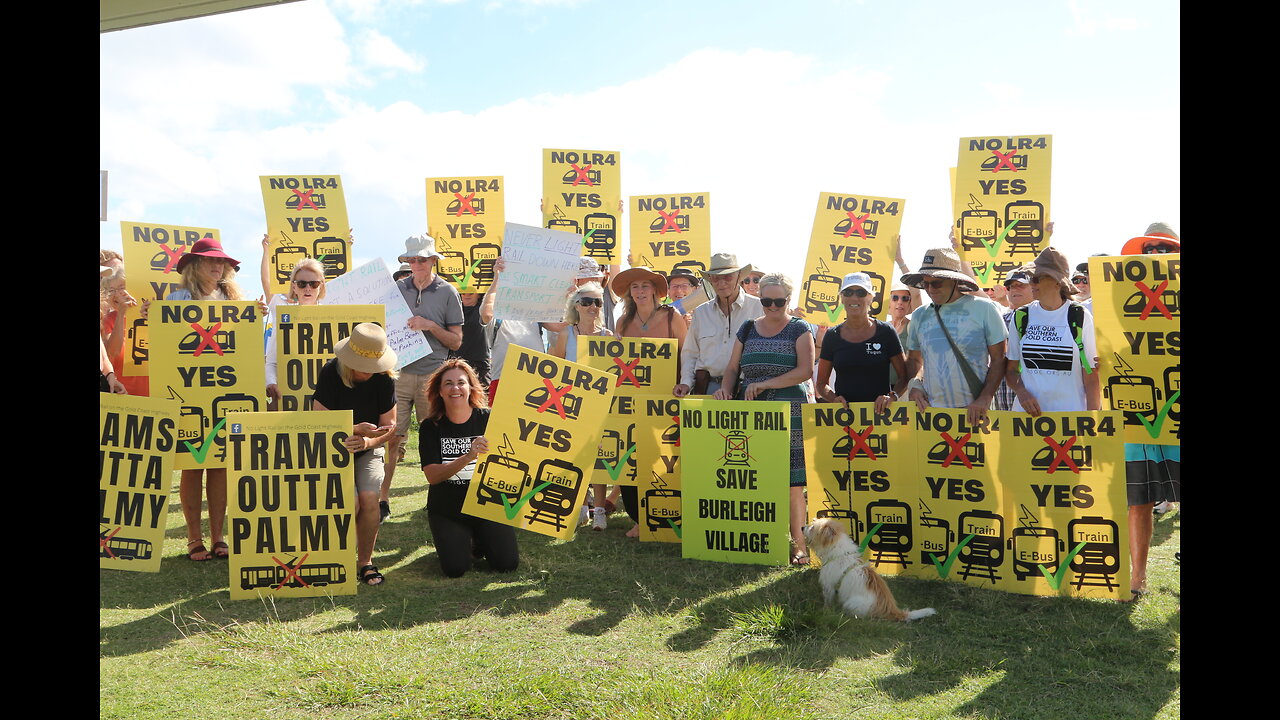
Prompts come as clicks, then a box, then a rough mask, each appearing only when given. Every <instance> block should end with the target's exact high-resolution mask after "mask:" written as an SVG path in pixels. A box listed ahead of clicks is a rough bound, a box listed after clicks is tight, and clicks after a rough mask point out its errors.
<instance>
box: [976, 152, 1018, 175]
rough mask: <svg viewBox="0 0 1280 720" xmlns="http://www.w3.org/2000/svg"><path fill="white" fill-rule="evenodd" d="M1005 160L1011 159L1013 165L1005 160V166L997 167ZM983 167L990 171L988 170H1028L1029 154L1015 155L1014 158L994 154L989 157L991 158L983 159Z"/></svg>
mask: <svg viewBox="0 0 1280 720" xmlns="http://www.w3.org/2000/svg"><path fill="white" fill-rule="evenodd" d="M1004 160H1010V161H1011V162H1012V163H1013V167H1009V163H1008V162H1005V163H1004V166H1003V167H997V166H999V165H1000V164H1001V162H1002V161H1004ZM981 169H983V170H986V171H988V172H1004V171H1006V170H1008V171H1010V172H1016V171H1019V170H1026V169H1027V156H1026V155H1014V156H1013V157H1012V158H1004V157H1000V156H997V155H992V156H991V157H989V158H987V159H986V160H983V161H982V168H981Z"/></svg>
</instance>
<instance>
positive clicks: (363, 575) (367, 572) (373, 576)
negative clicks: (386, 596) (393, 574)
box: [357, 565, 383, 585]
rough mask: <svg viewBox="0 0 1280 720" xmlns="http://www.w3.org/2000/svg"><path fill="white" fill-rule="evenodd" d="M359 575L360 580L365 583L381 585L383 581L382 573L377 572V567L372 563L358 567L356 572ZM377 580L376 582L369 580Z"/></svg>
mask: <svg viewBox="0 0 1280 720" xmlns="http://www.w3.org/2000/svg"><path fill="white" fill-rule="evenodd" d="M357 574H358V575H359V576H360V582H362V583H364V584H365V585H381V584H382V582H383V577H382V573H380V572H378V568H376V567H374V566H373V565H365V566H364V567H362V568H360V570H359V572H358V573H357ZM371 581H377V582H371Z"/></svg>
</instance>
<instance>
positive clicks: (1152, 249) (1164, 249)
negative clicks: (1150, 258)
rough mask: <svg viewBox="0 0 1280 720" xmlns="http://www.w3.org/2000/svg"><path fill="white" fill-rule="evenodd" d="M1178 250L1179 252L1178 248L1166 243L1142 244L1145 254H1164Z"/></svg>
mask: <svg viewBox="0 0 1280 720" xmlns="http://www.w3.org/2000/svg"><path fill="white" fill-rule="evenodd" d="M1176 252H1178V249H1177V248H1175V247H1174V246H1172V245H1165V244H1164V243H1160V244H1159V245H1143V246H1142V254H1143V255H1164V254H1165V253H1176Z"/></svg>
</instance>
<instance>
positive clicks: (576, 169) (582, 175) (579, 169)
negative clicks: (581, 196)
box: [561, 163, 595, 187]
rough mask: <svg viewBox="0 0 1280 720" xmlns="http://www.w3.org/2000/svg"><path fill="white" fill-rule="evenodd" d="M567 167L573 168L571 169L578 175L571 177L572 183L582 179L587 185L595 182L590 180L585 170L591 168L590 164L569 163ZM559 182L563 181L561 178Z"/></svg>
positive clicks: (593, 184)
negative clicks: (580, 165) (579, 165)
mask: <svg viewBox="0 0 1280 720" xmlns="http://www.w3.org/2000/svg"><path fill="white" fill-rule="evenodd" d="M569 167H571V168H573V171H574V172H576V173H578V176H577V177H575V178H574V179H573V184H574V185H577V184H578V182H579V181H582V182H585V183H586V184H587V185H588V186H589V187H594V186H595V183H593V182H591V178H589V177H587V171H588V170H590V169H591V166H590V165H584V166H582V167H578V166H577V165H574V164H573V163H569ZM561 182H564V181H563V180H562V181H561Z"/></svg>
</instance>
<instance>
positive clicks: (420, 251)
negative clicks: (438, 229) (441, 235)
mask: <svg viewBox="0 0 1280 720" xmlns="http://www.w3.org/2000/svg"><path fill="white" fill-rule="evenodd" d="M415 257H424V258H437V259H440V260H443V259H444V256H443V255H441V254H440V253H438V252H436V239H435V238H433V237H431V236H430V235H410V236H409V237H407V238H405V240H404V252H403V253H401V254H400V257H398V258H396V260H399V261H400V262H402V263H407V262H409V258H415Z"/></svg>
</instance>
